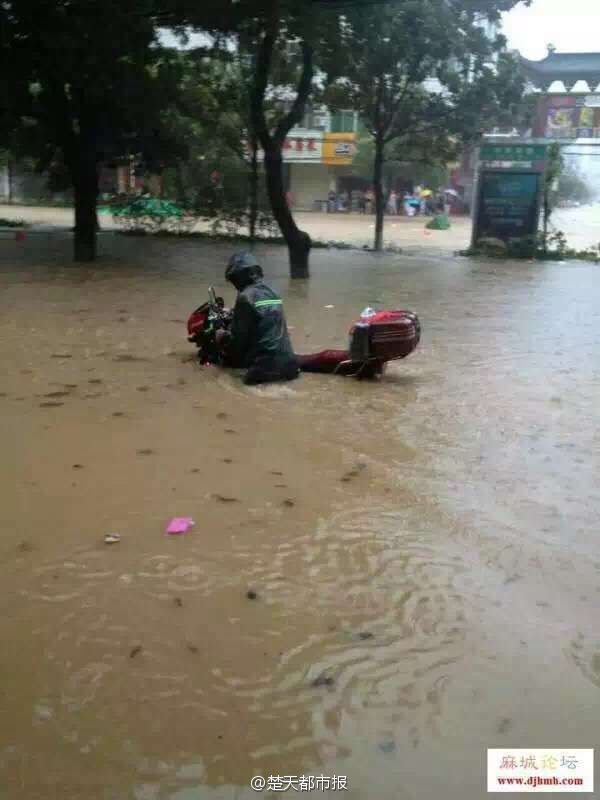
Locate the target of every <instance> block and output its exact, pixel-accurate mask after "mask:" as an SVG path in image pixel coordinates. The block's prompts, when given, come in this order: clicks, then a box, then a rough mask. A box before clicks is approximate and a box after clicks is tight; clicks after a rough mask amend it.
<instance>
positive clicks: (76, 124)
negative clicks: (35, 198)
mask: <svg viewBox="0 0 600 800" xmlns="http://www.w3.org/2000/svg"><path fill="white" fill-rule="evenodd" d="M156 10H157V9H156V8H155V5H154V2H153V0H137V2H136V3H134V4H132V3H126V2H123V1H122V0H103V2H89V1H87V0H18V2H17V0H6V2H3V3H2V4H1V5H0V28H1V30H2V39H3V41H2V45H3V50H4V53H5V55H7V56H8V59H9V62H10V69H8V70H3V74H2V77H1V78H0V92H1V97H2V111H1V114H2V119H1V120H0V122H1V123H2V134H1V135H2V136H3V137H7V136H12V137H13V138H15V139H16V140H17V141H18V143H19V150H20V152H21V153H22V154H26V155H30V156H33V157H35V158H36V160H37V162H38V166H39V168H40V170H43V169H46V168H48V167H49V166H50V165H53V167H54V169H55V171H56V169H58V171H60V168H61V167H64V170H65V172H66V175H67V176H68V180H69V181H70V183H71V185H72V187H73V192H74V199H75V237H74V256H75V259H76V260H77V261H91V260H93V259H94V257H95V254H96V227H97V218H96V200H97V195H98V166H99V164H100V163H101V162H102V161H103V160H105V159H107V158H110V157H114V156H123V155H126V154H127V153H135V154H137V153H141V154H143V156H144V159H145V161H146V163H147V164H148V165H149V166H150V165H152V164H153V163H156V162H157V161H161V160H162V159H163V158H165V154H166V153H168V152H171V153H172V152H173V150H172V147H171V146H169V145H172V144H173V143H167V142H165V141H164V137H163V126H162V122H163V119H162V116H161V110H162V109H163V108H164V105H165V102H166V100H167V99H168V98H169V97H170V96H171V95H172V93H173V91H174V87H175V85H176V82H177V78H178V72H177V64H176V63H175V64H173V63H172V62H170V61H169V58H168V57H167V56H166V55H165V53H164V52H163V51H161V49H160V48H159V47H157V46H156V35H155V19H154V16H153V15H154V14H155V12H156Z"/></svg>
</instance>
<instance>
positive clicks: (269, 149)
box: [250, 0, 314, 278]
mask: <svg viewBox="0 0 600 800" xmlns="http://www.w3.org/2000/svg"><path fill="white" fill-rule="evenodd" d="M279 25H280V20H279V2H278V0H274V2H273V9H272V13H271V17H270V19H269V21H268V23H267V26H266V29H265V32H264V34H263V37H262V40H261V43H260V46H259V50H258V55H257V59H256V67H255V74H254V87H253V91H252V97H251V104H250V110H251V114H252V128H253V131H254V133H255V136H256V137H257V138H258V140H259V141H260V143H261V145H262V149H263V151H264V153H265V172H266V178H267V190H268V194H269V200H270V203H271V210H272V212H273V216H274V217H275V219H276V220H277V223H278V225H279V228H280V229H281V233H282V236H283V238H284V239H285V241H286V244H287V246H288V252H289V259H290V275H291V277H292V278H308V275H309V266H308V257H309V253H310V248H311V245H312V242H311V239H310V236H309V235H308V234H307V233H305V232H304V231H301V230H300V229H299V228H298V226H297V225H296V223H295V222H294V218H293V216H292V213H291V211H290V209H289V207H288V204H287V200H286V197H285V187H284V183H283V170H282V158H281V148H282V146H283V143H284V141H285V137H286V136H287V134H288V133H289V131H290V130H291V128H293V127H294V125H297V124H298V123H299V122H300V121H301V120H302V117H303V116H304V109H305V107H306V102H307V100H308V98H309V96H310V93H311V90H312V79H313V71H314V70H313V51H312V48H311V47H310V46H309V45H308V44H307V42H305V41H302V42H301V48H302V74H301V77H300V81H299V84H298V88H297V92H296V98H295V100H294V102H293V103H292V107H291V109H290V110H289V111H288V112H287V113H286V114H285V115H284V116H283V117H282V118H281V120H280V121H279V124H278V125H277V126H276V128H275V130H274V131H273V132H271V131H270V130H269V126H268V124H267V120H266V115H265V108H264V102H265V95H266V91H267V86H268V83H269V75H270V71H271V65H272V61H273V52H274V49H275V45H276V42H277V37H278V35H279Z"/></svg>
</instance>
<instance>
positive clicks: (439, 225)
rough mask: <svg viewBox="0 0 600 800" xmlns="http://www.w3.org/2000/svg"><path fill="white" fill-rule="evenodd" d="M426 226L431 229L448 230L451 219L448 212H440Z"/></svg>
mask: <svg viewBox="0 0 600 800" xmlns="http://www.w3.org/2000/svg"><path fill="white" fill-rule="evenodd" d="M425 227H426V228H429V230H430V231H447V230H448V229H449V228H450V220H449V219H448V217H447V216H446V214H438V215H437V216H435V217H434V218H433V219H431V220H429V222H428V223H427V225H426V226H425Z"/></svg>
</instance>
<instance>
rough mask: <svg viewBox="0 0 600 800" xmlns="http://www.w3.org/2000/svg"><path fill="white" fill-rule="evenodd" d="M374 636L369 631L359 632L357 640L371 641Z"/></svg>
mask: <svg viewBox="0 0 600 800" xmlns="http://www.w3.org/2000/svg"><path fill="white" fill-rule="evenodd" d="M374 636H375V634H374V633H371V631H361V632H360V633H359V634H358V638H359V639H362V640H363V641H366V640H367V639H372V638H373V637H374Z"/></svg>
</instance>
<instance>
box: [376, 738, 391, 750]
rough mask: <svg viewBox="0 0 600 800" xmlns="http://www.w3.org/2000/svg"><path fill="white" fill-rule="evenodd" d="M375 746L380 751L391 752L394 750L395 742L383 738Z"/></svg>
mask: <svg viewBox="0 0 600 800" xmlns="http://www.w3.org/2000/svg"><path fill="white" fill-rule="evenodd" d="M377 747H378V748H379V749H380V750H381V752H382V753H393V752H394V751H395V750H396V742H395V741H394V740H393V739H384V740H383V741H382V742H379V744H378V745H377Z"/></svg>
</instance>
